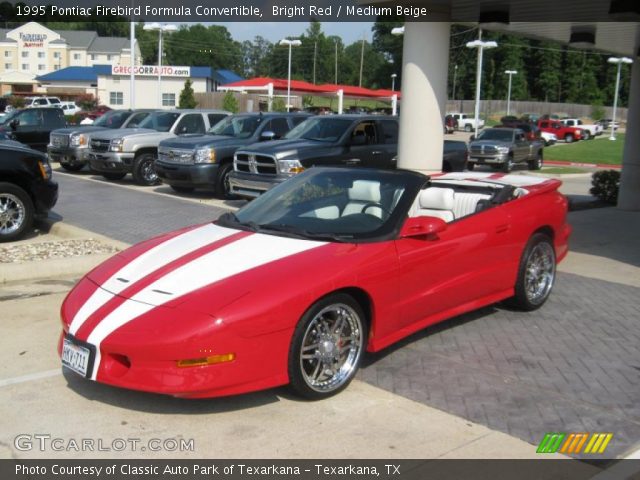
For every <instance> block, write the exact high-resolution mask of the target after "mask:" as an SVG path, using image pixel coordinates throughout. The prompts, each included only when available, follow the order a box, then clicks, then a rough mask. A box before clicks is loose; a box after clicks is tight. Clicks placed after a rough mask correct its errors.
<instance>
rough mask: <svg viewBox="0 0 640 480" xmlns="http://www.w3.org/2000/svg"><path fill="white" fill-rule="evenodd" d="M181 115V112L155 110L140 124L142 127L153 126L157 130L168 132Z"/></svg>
mask: <svg viewBox="0 0 640 480" xmlns="http://www.w3.org/2000/svg"><path fill="white" fill-rule="evenodd" d="M179 116H180V114H179V113H177V112H153V113H152V114H151V115H149V116H148V117H147V118H145V119H144V120H143V121H142V122H140V125H138V126H139V127H140V128H151V129H152V130H156V131H157V132H168V131H169V130H171V127H172V126H173V124H174V123H175V122H176V120H177V118H178V117H179Z"/></svg>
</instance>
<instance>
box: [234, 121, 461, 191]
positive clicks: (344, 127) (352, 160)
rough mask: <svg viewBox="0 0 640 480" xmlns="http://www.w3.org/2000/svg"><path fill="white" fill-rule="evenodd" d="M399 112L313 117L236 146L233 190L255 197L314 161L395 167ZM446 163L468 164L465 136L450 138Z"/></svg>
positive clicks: (318, 163) (446, 165)
mask: <svg viewBox="0 0 640 480" xmlns="http://www.w3.org/2000/svg"><path fill="white" fill-rule="evenodd" d="M398 131H399V125H398V118H397V117H392V116H380V115H326V116H318V117H312V118H309V119H308V120H306V121H305V122H303V123H301V124H300V125H298V126H297V127H296V128H294V129H293V130H291V131H290V132H289V133H288V134H287V135H285V137H284V139H282V140H278V141H275V142H262V143H259V144H253V145H250V146H248V147H245V148H243V149H239V150H238V151H236V154H235V157H234V171H233V172H232V173H231V175H230V176H229V185H230V188H231V193H232V194H234V195H238V196H240V197H245V198H255V197H257V196H259V195H260V194H262V193H264V192H265V191H267V190H269V189H270V188H271V187H273V186H275V185H277V184H279V183H281V182H283V181H284V180H286V179H288V178H290V177H291V176H293V175H295V174H297V173H299V172H301V171H303V170H305V169H307V168H310V167H312V166H319V167H320V166H336V165H343V166H350V165H352V166H360V167H371V168H395V167H396V163H397V152H398ZM443 161H444V164H443V166H444V168H445V169H448V170H463V169H464V167H465V166H466V161H467V148H466V145H465V144H464V142H454V141H447V142H445V160H443Z"/></svg>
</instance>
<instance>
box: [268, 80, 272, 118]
mask: <svg viewBox="0 0 640 480" xmlns="http://www.w3.org/2000/svg"><path fill="white" fill-rule="evenodd" d="M272 110H273V83H269V84H267V111H268V112H270V111H272Z"/></svg>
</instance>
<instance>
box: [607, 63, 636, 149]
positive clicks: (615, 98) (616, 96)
mask: <svg viewBox="0 0 640 480" xmlns="http://www.w3.org/2000/svg"><path fill="white" fill-rule="evenodd" d="M607 62H609V63H613V64H616V63H617V64H618V75H617V76H616V90H615V94H614V97H613V115H612V116H611V117H612V118H611V135H610V136H609V140H615V139H616V131H615V124H616V109H617V108H618V90H619V88H620V69H621V68H622V64H623V63H626V64H627V65H628V64H630V63H633V60H631V59H630V58H628V57H609V58H608V59H607Z"/></svg>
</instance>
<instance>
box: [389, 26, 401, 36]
mask: <svg viewBox="0 0 640 480" xmlns="http://www.w3.org/2000/svg"><path fill="white" fill-rule="evenodd" d="M391 35H404V27H394V28H392V29H391Z"/></svg>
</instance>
